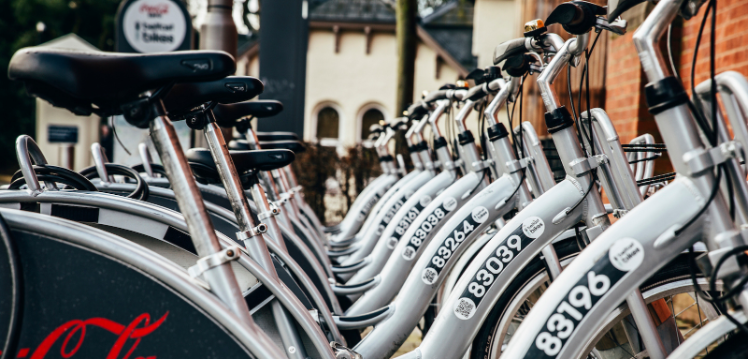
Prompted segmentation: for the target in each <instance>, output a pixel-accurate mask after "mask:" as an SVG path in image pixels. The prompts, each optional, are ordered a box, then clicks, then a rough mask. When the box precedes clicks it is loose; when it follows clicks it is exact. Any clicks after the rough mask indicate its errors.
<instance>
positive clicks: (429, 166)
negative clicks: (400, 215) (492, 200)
mask: <svg viewBox="0 0 748 359" xmlns="http://www.w3.org/2000/svg"><path fill="white" fill-rule="evenodd" d="M446 102H448V101H446ZM446 102H442V103H439V104H437V106H436V108H435V109H434V111H433V112H432V113H431V114H430V115H429V121H428V122H427V121H421V122H420V123H419V124H418V127H417V128H416V129H415V130H414V134H416V135H417V137H418V138H420V134H421V133H422V132H423V129H424V127H425V126H426V124H427V123H436V122H437V120H438V118H439V117H441V115H442V114H443V113H444V110H445V109H446V107H447V106H448V103H446ZM433 128H434V127H433V126H432V130H433ZM422 142H423V141H422ZM419 155H420V156H421V160H422V161H423V162H424V164H425V167H426V170H425V171H423V172H420V173H419V174H418V175H416V176H415V177H414V178H413V179H411V180H410V181H408V182H407V183H403V186H402V187H401V188H400V189H399V190H398V191H397V192H396V193H395V194H394V195H393V196H392V197H390V198H389V200H388V201H387V202H386V203H385V204H384V205H383V207H382V209H381V210H380V211H379V213H377V215H376V216H375V218H374V220H373V222H372V226H371V227H370V228H369V229H368V231H367V232H366V233H363V237H362V238H361V239H360V240H359V241H358V242H357V243H358V248H357V250H356V251H355V252H354V253H352V254H351V255H350V256H349V257H347V258H346V259H345V260H343V262H342V263H341V264H342V265H349V264H353V263H356V262H358V261H360V260H362V259H364V258H365V257H367V256H368V255H369V254H371V252H372V250H373V249H374V247H375V246H376V245H377V242H378V239H379V238H380V236H381V235H382V234H383V233H384V231H385V229H386V228H387V225H388V224H390V222H392V219H393V218H394V217H395V216H396V214H397V212H398V211H400V209H401V208H403V205H404V204H405V203H406V202H407V201H408V199H409V198H410V197H411V196H412V195H413V194H414V193H416V191H418V190H419V189H420V188H422V187H424V186H429V183H430V181H431V180H432V179H434V178H435V177H436V171H435V170H434V163H433V162H432V161H431V158H430V154H429V153H428V150H427V149H421V151H420V152H419ZM441 157H442V156H440V160H441ZM445 160H448V159H447V158H445ZM450 162H451V161H450ZM406 177H407V176H406ZM400 182H402V181H399V182H398V183H400ZM393 188H394V186H393ZM440 188H444V187H443V186H442V187H440ZM364 228H365V229H366V226H365V227H364ZM352 276H353V275H352V274H342V275H340V277H341V278H343V279H345V280H348V279H349V278H351V277H352ZM367 279H368V278H367Z"/></svg>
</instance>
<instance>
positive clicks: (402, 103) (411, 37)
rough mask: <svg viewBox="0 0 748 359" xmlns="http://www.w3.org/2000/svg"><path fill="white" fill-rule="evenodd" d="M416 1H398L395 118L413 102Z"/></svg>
mask: <svg viewBox="0 0 748 359" xmlns="http://www.w3.org/2000/svg"><path fill="white" fill-rule="evenodd" d="M417 9H418V7H417V4H416V0H397V10H396V17H397V28H396V32H397V56H398V59H397V100H396V104H395V111H397V113H396V114H395V117H400V116H402V113H403V111H405V110H406V109H407V108H408V105H410V104H411V103H412V102H413V82H414V76H415V63H416V45H417V42H416V11H417Z"/></svg>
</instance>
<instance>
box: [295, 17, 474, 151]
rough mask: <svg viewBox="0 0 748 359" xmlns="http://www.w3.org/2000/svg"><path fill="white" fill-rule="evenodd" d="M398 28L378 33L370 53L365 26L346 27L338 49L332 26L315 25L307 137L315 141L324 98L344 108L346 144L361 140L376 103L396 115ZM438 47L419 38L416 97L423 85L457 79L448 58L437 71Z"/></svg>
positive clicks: (425, 87) (435, 86)
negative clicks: (363, 121) (363, 122)
mask: <svg viewBox="0 0 748 359" xmlns="http://www.w3.org/2000/svg"><path fill="white" fill-rule="evenodd" d="M396 45H397V44H396V39H395V34H394V33H389V32H374V33H373V34H372V39H371V51H370V53H369V54H366V35H365V34H364V33H363V31H354V30H350V31H343V32H342V33H341V35H340V46H339V52H338V53H335V34H334V33H333V32H332V31H331V30H323V29H312V30H311V31H310V34H309V48H308V49H309V50H308V54H307V81H306V99H305V107H306V108H305V111H304V113H305V122H304V139H305V140H307V141H311V140H313V139H314V134H315V132H316V122H315V114H316V111H318V110H319V109H320V108H321V107H324V104H325V103H333V104H335V105H336V107H337V108H339V109H340V117H341V118H340V120H341V122H342V123H341V128H340V138H341V145H343V146H352V145H355V144H356V142H357V141H358V140H359V132H358V131H360V129H359V124H358V118H359V115H360V113H361V110H362V109H364V108H365V107H367V106H368V105H370V104H372V103H373V104H377V105H379V106H380V108H382V109H383V110H384V115H385V118H386V119H389V118H392V117H393V116H396V115H397V114H396V113H395V97H396V89H397V82H396V81H397V47H396ZM436 64H437V61H436V52H434V51H433V50H432V49H431V48H429V47H428V46H426V45H424V44H422V43H419V46H418V49H417V53H416V72H415V86H414V89H415V92H414V94H415V98H416V99H418V98H420V96H421V92H423V91H424V90H427V91H434V90H437V89H438V88H439V87H441V86H442V85H444V84H445V83H454V82H455V81H456V80H457V79H458V77H459V76H458V72H457V70H456V69H453V68H450V67H449V66H448V65H447V64H445V63H443V64H442V66H441V72H440V77H439V79H437V78H436V77H435V76H436V66H437V65H436Z"/></svg>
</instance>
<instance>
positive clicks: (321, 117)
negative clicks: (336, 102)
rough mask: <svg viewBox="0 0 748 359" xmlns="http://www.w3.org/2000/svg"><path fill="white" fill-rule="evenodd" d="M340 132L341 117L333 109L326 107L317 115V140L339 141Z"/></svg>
mask: <svg viewBox="0 0 748 359" xmlns="http://www.w3.org/2000/svg"><path fill="white" fill-rule="evenodd" d="M339 131H340V115H339V114H338V111H337V110H335V109H334V108H332V107H329V106H327V107H324V108H322V109H321V110H319V112H318V113H317V138H318V139H320V140H321V139H327V138H330V139H334V140H336V141H337V139H338V136H339Z"/></svg>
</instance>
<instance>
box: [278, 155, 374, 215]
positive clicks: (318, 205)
mask: <svg viewBox="0 0 748 359" xmlns="http://www.w3.org/2000/svg"><path fill="white" fill-rule="evenodd" d="M306 148H307V150H306V152H304V153H300V154H297V155H296V160H295V161H294V163H293V166H294V172H295V173H296V175H297V176H298V178H297V179H298V181H299V184H300V185H301V186H302V187H303V188H304V199H305V200H306V202H307V203H309V205H310V206H311V207H312V209H313V210H314V213H315V214H316V215H317V217H318V218H319V219H320V220H322V221H323V222H324V221H325V212H326V210H327V208H326V206H325V194H326V192H327V186H326V182H327V180H328V179H330V178H332V179H333V180H336V181H338V184H339V186H340V189H341V192H342V195H343V196H344V197H345V199H346V208H345V209H344V210H343V212H345V211H347V209H348V208H350V206H351V204H352V203H353V201H354V200H355V199H356V196H358V194H359V193H361V191H362V190H363V189H364V187H365V186H366V185H367V184H368V183H369V179H371V178H374V177H376V176H379V174H380V173H381V172H382V171H381V169H380V167H379V160H378V159H377V155H376V152H375V151H374V150H373V149H370V148H364V147H362V146H360V145H359V146H356V147H351V148H349V149H348V150H347V153H346V155H345V156H343V157H342V158H341V157H340V156H338V154H337V151H336V150H335V148H334V147H322V146H319V145H314V144H309V143H307V144H306ZM338 214H339V215H341V216H342V215H345V213H338Z"/></svg>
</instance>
